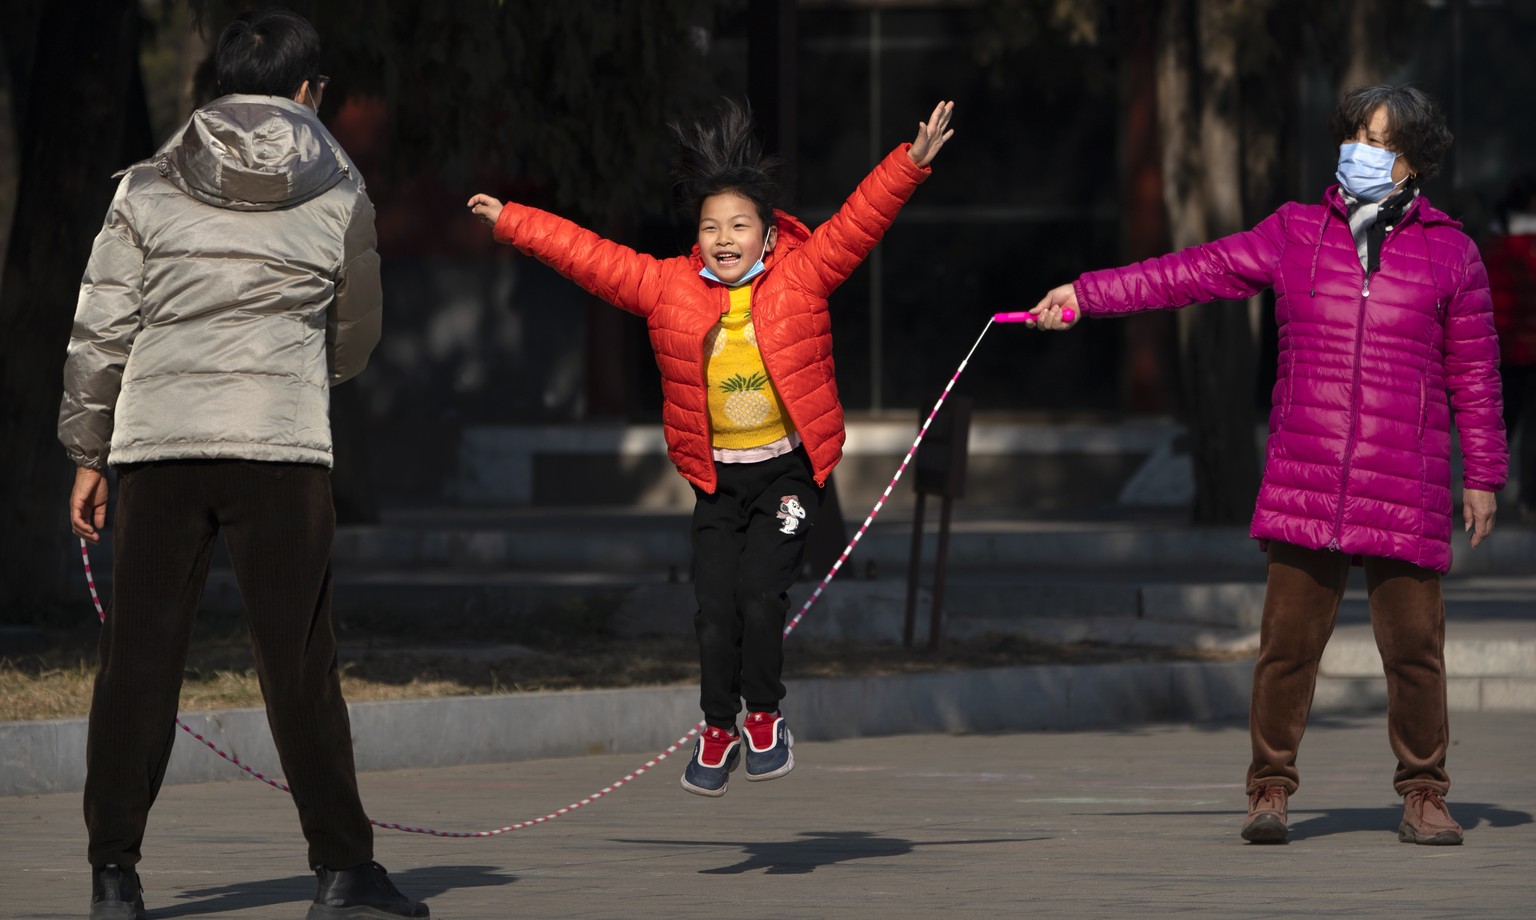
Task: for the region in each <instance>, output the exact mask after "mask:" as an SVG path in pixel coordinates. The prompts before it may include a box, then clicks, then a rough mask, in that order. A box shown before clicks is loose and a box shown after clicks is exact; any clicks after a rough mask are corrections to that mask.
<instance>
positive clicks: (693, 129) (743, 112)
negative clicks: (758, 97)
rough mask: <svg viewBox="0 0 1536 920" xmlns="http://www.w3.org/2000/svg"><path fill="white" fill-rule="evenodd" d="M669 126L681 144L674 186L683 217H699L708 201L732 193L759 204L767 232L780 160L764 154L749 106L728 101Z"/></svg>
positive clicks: (776, 195) (693, 219) (775, 196)
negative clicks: (685, 122)
mask: <svg viewBox="0 0 1536 920" xmlns="http://www.w3.org/2000/svg"><path fill="white" fill-rule="evenodd" d="M667 127H669V128H671V129H672V137H673V139H674V140H675V141H676V142H677V164H676V168H675V169H674V175H675V177H676V179H677V182H676V184H675V185H674V186H673V188H674V190H675V192H676V194H677V202H678V210H679V212H680V213H681V214H682V216H683V217H684V219H686V220H689V221H697V220H698V219H699V210H700V209H701V208H702V207H703V206H704V199H706V198H708V197H710V196H711V195H719V194H723V193H725V192H733V193H735V194H737V195H740V196H741V197H743V198H745V199H747V200H748V201H751V202H752V204H753V205H754V206H755V207H756V208H757V216H758V217H760V218H762V221H763V228H764V230H766V229H767V228H769V227H772V226H774V217H773V206H774V204H775V202H776V201H777V199H778V196H779V184H778V180H777V178H776V177H775V175H774V173H775V171H776V170H777V168H778V165H779V162H778V160H776V159H773V158H771V157H764V156H763V155H762V146H761V145H760V144H759V143H758V141H757V137H756V135H755V134H754V133H753V128H752V112H751V110H750V109H748V108H745V107H743V106H740V105H737V104H736V103H735V102H734V101H733V100H731V99H724V100H722V101H721V104H720V106H719V108H717V109H716V110H715V111H714V112H713V113H711V114H710V115H707V116H705V117H703V118H700V119H699V120H697V121H693V122H690V123H688V124H681V123H679V122H672V123H670V124H669V125H668V126H667Z"/></svg>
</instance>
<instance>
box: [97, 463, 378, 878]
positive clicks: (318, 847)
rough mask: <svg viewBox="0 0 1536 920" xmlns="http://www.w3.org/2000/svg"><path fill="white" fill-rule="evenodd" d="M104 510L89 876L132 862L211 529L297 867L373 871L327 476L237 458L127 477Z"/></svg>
mask: <svg viewBox="0 0 1536 920" xmlns="http://www.w3.org/2000/svg"><path fill="white" fill-rule="evenodd" d="M115 509H116V515H115V518H114V521H113V525H112V536H113V544H114V545H113V560H112V599H111V607H110V609H109V610H108V613H107V622H106V625H105V627H104V628H103V631H102V635H101V661H100V667H99V669H98V671H97V674H96V687H95V694H94V696H93V697H92V701H91V717H90V729H89V736H88V741H87V747H86V762H87V772H86V781H85V823H86V828H87V830H88V831H89V834H90V844H89V859H90V862H91V864H92V865H94V866H102V865H107V864H111V863H116V864H118V865H122V866H132V865H136V864H137V863H138V862H139V859H140V846H141V844H142V842H143V839H144V826H145V822H146V821H147V820H148V817H149V809H150V806H151V805H153V804H154V801H155V797H156V795H157V794H158V793H159V790H160V783H161V780H162V779H163V778H164V776H165V768H166V763H167V761H168V760H169V759H170V754H171V747H172V744H173V743H174V741H175V736H176V729H175V718H176V708H177V699H178V696H179V695H180V692H181V680H182V673H183V671H184V669H185V666H186V659H187V647H188V643H189V642H190V640H191V633H192V623H193V619H194V617H195V616H196V613H197V604H198V600H199V598H200V597H201V595H202V593H203V585H204V582H205V581H206V579H207V576H208V564H209V560H210V559H211V557H212V555H213V545H214V539H215V538H216V537H217V536H218V534H219V532H220V531H221V530H222V531H223V533H224V540H225V543H226V544H227V545H228V548H229V556H230V561H231V563H232V564H233V566H234V571H235V578H236V580H237V582H238V584H239V587H240V594H241V597H242V598H243V599H244V601H245V608H246V616H247V622H248V625H249V628H250V633H251V640H252V643H253V645H254V649H255V660H256V673H257V676H258V678H259V679H260V681H261V689H262V693H263V695H264V696H265V698H266V707H267V720H268V723H269V725H270V726H271V729H272V737H273V740H274V741H275V742H276V745H277V751H278V757H279V760H280V761H281V764H282V769H283V774H284V777H285V779H286V780H287V783H288V785H289V786H291V787H292V789H293V802H294V804H295V805H296V806H297V807H298V810H299V823H300V825H301V826H302V828H303V831H304V836H305V839H306V840H307V841H308V843H309V864H310V865H311V866H319V865H324V866H329V867H331V868H336V869H340V868H348V867H351V866H355V865H357V864H359V863H362V862H366V861H368V860H369V859H372V858H373V831H372V828H371V827H370V826H369V824H368V818H367V815H365V814H364V812H363V806H362V802H361V801H360V800H359V798H358V792H357V776H356V773H355V769H354V766H353V761H352V733H351V723H350V721H349V719H348V718H347V709H346V702H345V701H344V700H343V699H342V695H341V685H340V682H339V679H338V675H337V670H336V637H335V634H334V632H333V631H332V628H331V570H330V553H331V539H332V537H333V536H334V535H335V531H336V517H335V512H334V510H333V509H332V505H331V479H330V471H329V470H327V469H325V468H324V467H319V466H314V465H309V464H287V463H256V462H248V461H240V460H228V461H224V460H218V461H214V460H208V461H201V460H199V461H167V462H158V463H146V464H138V465H133V466H125V467H123V468H121V469H120V470H119V476H118V494H117V500H116V506H115Z"/></svg>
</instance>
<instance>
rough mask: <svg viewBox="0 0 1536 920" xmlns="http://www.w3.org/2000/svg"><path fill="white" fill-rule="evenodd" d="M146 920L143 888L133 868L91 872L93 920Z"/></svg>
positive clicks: (103, 868) (109, 867) (104, 867)
mask: <svg viewBox="0 0 1536 920" xmlns="http://www.w3.org/2000/svg"><path fill="white" fill-rule="evenodd" d="M144 918H145V913H144V889H143V888H141V887H139V873H137V872H135V871H134V870H133V867H132V866H102V867H101V868H99V869H98V868H92V869H91V920H144Z"/></svg>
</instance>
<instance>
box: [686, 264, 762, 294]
mask: <svg viewBox="0 0 1536 920" xmlns="http://www.w3.org/2000/svg"><path fill="white" fill-rule="evenodd" d="M765 270H766V269H765V266H764V265H763V257H762V256H758V257H757V262H756V263H754V264H753V266H752V267H751V268H749V269H747V273H746V274H745V275H742V276H741V277H740V278H737V279H736V280H735V281H730V282H727V281H721V280H720V276H719V275H716V274H715V273H714V272H712V271H710V270H709V266H708V265H706V266H704V267H703V268H701V269H699V274H701V275H703V276H704V277H706V278H708V279H709V280H711V281H714V282H718V283H720V284H723V285H725V286H726V287H733V288H734V287H741V286H742V285H743V284H746V283H747V282H748V281H751V280H752V279H753V278H756V277H757V276H758V275H761V274H762V273H763V272H764V271H765Z"/></svg>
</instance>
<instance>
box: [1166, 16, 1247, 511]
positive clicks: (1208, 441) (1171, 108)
mask: <svg viewBox="0 0 1536 920" xmlns="http://www.w3.org/2000/svg"><path fill="white" fill-rule="evenodd" d="M1237 15H1238V14H1237V13H1236V12H1234V11H1232V10H1231V9H1230V8H1229V5H1228V4H1225V3H1222V2H1219V0H1170V2H1169V3H1167V4H1166V5H1165V6H1164V7H1163V9H1162V10H1161V14H1160V17H1159V23H1158V25H1159V29H1158V31H1159V43H1158V48H1159V50H1158V68H1157V69H1158V76H1157V94H1158V113H1159V128H1160V132H1161V135H1162V145H1163V194H1164V201H1165V205H1166V207H1167V210H1168V227H1169V235H1170V237H1171V241H1172V243H1173V246H1174V247H1175V248H1184V247H1186V246H1192V245H1195V244H1197V243H1202V242H1206V241H1209V240H1212V239H1215V238H1217V237H1221V236H1225V235H1227V234H1230V233H1235V232H1237V231H1239V230H1242V229H1244V221H1243V207H1242V204H1243V194H1242V193H1243V182H1242V177H1243V169H1242V144H1241V118H1242V98H1241V93H1240V91H1239V81H1238V73H1237V55H1238V42H1239V38H1238V29H1237V26H1238V22H1237V21H1236V16H1237ZM1179 342H1180V356H1181V359H1182V360H1181V370H1182V376H1183V386H1184V399H1185V410H1186V415H1187V417H1188V421H1189V426H1190V437H1191V445H1192V446H1191V450H1192V454H1193V460H1194V470H1195V501H1194V507H1193V509H1192V513H1193V517H1194V520H1195V521H1196V522H1197V523H1202V524H1238V523H1243V522H1245V521H1247V520H1248V518H1249V517H1250V516H1251V514H1252V512H1253V502H1254V496H1255V495H1256V493H1257V491H1258V473H1259V459H1258V450H1257V446H1256V444H1255V443H1254V411H1253V403H1252V393H1253V380H1254V364H1255V361H1256V352H1257V349H1256V347H1255V343H1254V337H1253V325H1252V321H1251V319H1250V314H1249V309H1248V308H1247V305H1246V304H1243V303H1234V302H1231V301H1217V302H1214V303H1209V304H1200V305H1196V306H1192V307H1188V308H1186V309H1184V310H1182V311H1180V313H1179Z"/></svg>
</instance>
